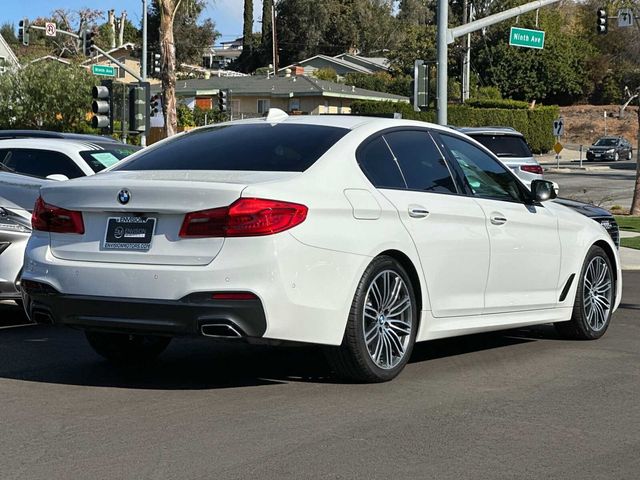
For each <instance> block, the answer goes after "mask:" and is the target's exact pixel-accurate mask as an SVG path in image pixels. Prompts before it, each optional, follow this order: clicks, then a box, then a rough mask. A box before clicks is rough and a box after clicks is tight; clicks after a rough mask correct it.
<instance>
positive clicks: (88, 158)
mask: <svg viewBox="0 0 640 480" xmlns="http://www.w3.org/2000/svg"><path fill="white" fill-rule="evenodd" d="M136 151H137V150H136V149H132V148H126V147H125V148H117V149H113V150H85V151H83V152H80V156H81V157H82V158H83V159H84V161H85V162H87V164H88V165H89V166H90V167H91V170H93V171H94V172H96V173H98V172H101V171H102V170H104V169H105V168H108V167H111V166H112V165H115V164H116V163H118V162H119V161H120V160H122V159H123V158H126V157H128V156H129V155H131V154H132V153H134V152H136Z"/></svg>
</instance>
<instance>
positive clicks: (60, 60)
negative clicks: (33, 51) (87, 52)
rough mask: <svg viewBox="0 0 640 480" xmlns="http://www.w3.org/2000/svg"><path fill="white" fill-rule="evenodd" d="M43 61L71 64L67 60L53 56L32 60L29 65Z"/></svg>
mask: <svg viewBox="0 0 640 480" xmlns="http://www.w3.org/2000/svg"><path fill="white" fill-rule="evenodd" d="M44 61H55V62H60V63H64V64H65V65H71V62H70V61H69V60H66V59H64V58H59V57H56V56H55V55H45V56H44V57H38V58H34V59H33V60H31V61H30V62H29V63H38V62H44Z"/></svg>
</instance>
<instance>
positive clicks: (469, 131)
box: [452, 127, 524, 137]
mask: <svg viewBox="0 0 640 480" xmlns="http://www.w3.org/2000/svg"><path fill="white" fill-rule="evenodd" d="M452 128H454V129H455V130H457V131H459V132H461V133H464V134H465V135H510V136H517V137H523V136H524V135H522V133H520V132H519V131H517V130H516V129H515V128H513V127H452Z"/></svg>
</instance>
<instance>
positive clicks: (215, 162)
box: [114, 123, 349, 172]
mask: <svg viewBox="0 0 640 480" xmlns="http://www.w3.org/2000/svg"><path fill="white" fill-rule="evenodd" d="M348 131H349V130H347V129H345V128H336V127H326V126H320V125H291V124H276V125H272V124H268V123H258V124H256V123H250V124H235V125H224V126H220V127H212V128H207V129H202V130H195V131H193V132H190V133H188V134H186V135H181V136H179V137H176V138H175V139H174V140H170V141H168V142H166V143H164V144H163V145H161V146H158V147H152V148H150V149H149V150H146V151H144V152H142V153H141V154H139V155H137V156H136V157H135V158H132V159H131V161H128V162H123V163H122V165H119V166H117V167H116V168H114V170H248V171H270V172H271V171H272V172H303V171H305V170H306V169H307V168H309V167H310V166H311V165H313V164H314V163H315V161H316V160H318V158H320V157H321V156H322V155H323V154H324V153H325V152H326V151H327V150H328V149H329V148H330V147H331V146H332V145H334V144H335V143H336V142H337V141H338V140H340V139H341V138H342V137H343V136H344V135H346V134H347V132H348Z"/></svg>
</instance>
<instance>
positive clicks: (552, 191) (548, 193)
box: [531, 180, 558, 202]
mask: <svg viewBox="0 0 640 480" xmlns="http://www.w3.org/2000/svg"><path fill="white" fill-rule="evenodd" d="M531 195H532V196H533V199H534V200H535V201H536V202H546V201H547V200H553V199H554V198H556V197H557V196H558V194H557V192H556V188H555V185H554V184H553V182H550V181H549V180H533V181H532V182H531Z"/></svg>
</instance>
